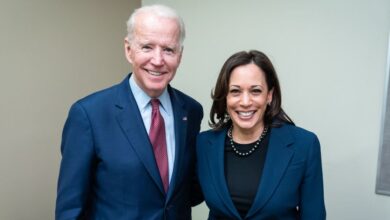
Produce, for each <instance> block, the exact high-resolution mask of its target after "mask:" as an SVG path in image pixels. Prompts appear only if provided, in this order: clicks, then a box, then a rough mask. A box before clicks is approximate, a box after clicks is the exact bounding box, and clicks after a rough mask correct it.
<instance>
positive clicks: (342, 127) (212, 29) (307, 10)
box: [142, 0, 390, 220]
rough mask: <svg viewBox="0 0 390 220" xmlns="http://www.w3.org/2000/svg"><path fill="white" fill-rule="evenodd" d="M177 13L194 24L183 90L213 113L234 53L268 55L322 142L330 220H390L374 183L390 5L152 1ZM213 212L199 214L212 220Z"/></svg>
mask: <svg viewBox="0 0 390 220" xmlns="http://www.w3.org/2000/svg"><path fill="white" fill-rule="evenodd" d="M152 2H161V3H165V4H168V5H171V6H173V7H174V8H176V9H177V10H178V11H179V13H180V14H181V15H182V16H183V18H184V20H185V23H186V26H187V34H188V35H187V36H188V37H187V39H186V41H185V42H184V45H185V46H184V48H185V49H184V54H183V59H182V64H181V67H180V69H179V70H178V73H177V75H176V77H175V80H174V82H173V84H174V86H176V87H178V88H180V89H182V90H184V91H186V92H187V93H188V94H190V95H192V96H194V97H195V98H197V99H198V100H199V101H200V102H201V103H202V104H203V106H204V109H205V116H206V118H205V119H204V121H203V130H205V129H207V128H208V126H207V116H208V111H209V110H210V106H211V100H210V90H211V88H212V87H213V86H214V82H215V80H216V77H217V74H218V71H219V69H220V68H221V66H222V64H223V62H224V61H225V60H226V59H227V57H228V56H230V55H231V54H232V53H233V52H236V51H238V50H247V49H251V48H256V49H259V50H262V51H264V52H265V53H267V54H268V55H269V56H270V58H271V59H272V61H273V62H274V64H275V66H276V69H277V71H278V73H279V76H280V80H281V85H282V93H283V98H284V100H283V105H284V107H285V109H286V111H287V112H288V114H289V115H290V116H291V117H292V118H293V119H294V120H295V122H296V123H297V124H298V125H300V126H302V127H305V128H307V129H310V130H312V131H314V132H316V133H317V134H318V136H319V138H320V141H321V144H322V153H323V167H324V178H325V197H326V205H327V210H328V219H330V220H367V219H375V220H377V219H378V220H382V219H390V208H389V207H390V197H388V196H380V195H376V194H375V193H374V192H375V178H376V170H377V159H378V149H379V137H380V120H381V111H382V100H383V95H384V80H385V73H386V70H385V69H386V59H387V58H386V56H387V48H388V45H387V44H388V34H389V31H390V1H389V0H359V1H356V0H342V1H340V0H272V1H270V0H241V1H237V0H213V1H210V0H196V1H195V0H194V1H183V0H158V1H157V0H143V1H142V3H143V4H150V3H152ZM206 212H207V210H206V208H205V207H204V206H203V207H200V208H198V209H197V210H195V216H196V217H195V219H197V220H201V219H205V217H204V216H205V213H206Z"/></svg>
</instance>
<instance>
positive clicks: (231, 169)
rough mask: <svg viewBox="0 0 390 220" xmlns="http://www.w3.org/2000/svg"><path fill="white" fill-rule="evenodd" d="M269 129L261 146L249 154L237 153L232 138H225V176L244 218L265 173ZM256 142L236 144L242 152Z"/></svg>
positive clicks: (231, 194) (235, 203) (233, 198)
mask: <svg viewBox="0 0 390 220" xmlns="http://www.w3.org/2000/svg"><path fill="white" fill-rule="evenodd" d="M270 133H271V129H269V130H268V132H267V134H266V136H265V137H264V139H263V140H262V141H261V142H260V144H259V147H258V148H257V149H256V150H255V151H254V152H253V153H252V154H250V155H248V156H239V155H237V154H236V153H235V152H234V151H233V149H232V146H231V144H230V138H229V137H228V136H226V139H225V156H224V157H225V177H226V182H227V186H228V189H229V192H230V196H231V197H232V200H233V203H234V205H235V206H236V208H237V210H238V212H239V213H240V215H241V217H242V218H244V217H245V216H246V214H247V213H248V211H249V209H250V208H251V206H252V203H253V200H254V198H255V196H256V193H257V189H258V187H259V183H260V180H261V175H262V173H263V167H264V161H265V158H266V154H267V149H268V142H269V136H270V135H269V134H270ZM255 143H256V141H255V142H253V143H250V144H238V143H236V142H233V144H234V146H235V147H236V148H237V149H238V150H239V151H240V152H248V151H249V150H250V149H251V148H252V147H253V146H254V144H255Z"/></svg>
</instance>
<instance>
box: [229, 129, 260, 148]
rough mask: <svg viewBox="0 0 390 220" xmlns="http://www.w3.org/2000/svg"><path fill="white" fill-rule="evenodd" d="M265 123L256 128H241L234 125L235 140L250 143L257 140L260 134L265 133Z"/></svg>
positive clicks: (233, 136) (233, 134)
mask: <svg viewBox="0 0 390 220" xmlns="http://www.w3.org/2000/svg"><path fill="white" fill-rule="evenodd" d="M263 130H264V125H261V126H259V128H255V129H250V130H249V129H248V130H247V129H239V128H237V127H234V126H233V127H232V138H233V140H234V142H236V143H240V144H248V143H253V142H254V141H257V140H258V139H259V137H260V135H261V134H262V133H263Z"/></svg>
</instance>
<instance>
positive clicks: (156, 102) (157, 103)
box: [150, 99, 160, 110]
mask: <svg viewBox="0 0 390 220" xmlns="http://www.w3.org/2000/svg"><path fill="white" fill-rule="evenodd" d="M150 103H151V104H152V110H158V108H159V106H160V100H158V99H151V100H150Z"/></svg>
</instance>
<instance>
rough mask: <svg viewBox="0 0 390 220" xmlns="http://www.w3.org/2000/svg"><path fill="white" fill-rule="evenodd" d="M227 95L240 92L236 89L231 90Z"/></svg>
mask: <svg viewBox="0 0 390 220" xmlns="http://www.w3.org/2000/svg"><path fill="white" fill-rule="evenodd" d="M229 93H231V94H233V95H234V94H239V93H240V90H238V89H231V90H230V91H229Z"/></svg>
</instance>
